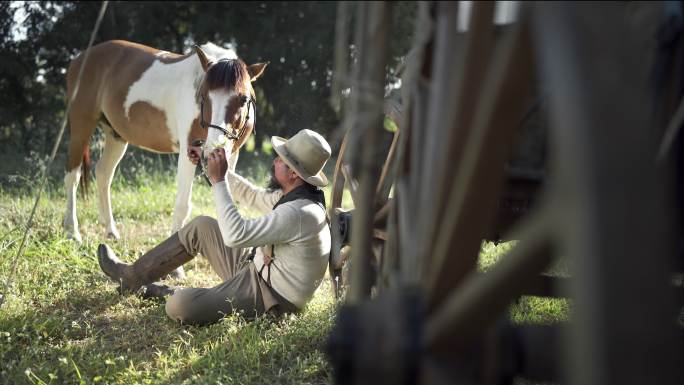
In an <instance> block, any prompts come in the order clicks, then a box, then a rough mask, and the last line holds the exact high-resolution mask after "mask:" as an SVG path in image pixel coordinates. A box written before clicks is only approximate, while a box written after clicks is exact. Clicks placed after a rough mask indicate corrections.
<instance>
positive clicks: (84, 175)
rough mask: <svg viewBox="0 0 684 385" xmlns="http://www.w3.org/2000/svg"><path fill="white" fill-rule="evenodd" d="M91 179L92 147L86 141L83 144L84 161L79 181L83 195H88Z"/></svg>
mask: <svg viewBox="0 0 684 385" xmlns="http://www.w3.org/2000/svg"><path fill="white" fill-rule="evenodd" d="M89 181H90V148H89V146H88V143H87V142H86V144H85V146H83V161H82V162H81V180H80V181H79V184H80V187H81V188H80V190H79V191H81V196H82V197H84V198H85V197H87V196H88V183H89Z"/></svg>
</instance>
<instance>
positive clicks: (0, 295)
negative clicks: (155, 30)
mask: <svg viewBox="0 0 684 385" xmlns="http://www.w3.org/2000/svg"><path fill="white" fill-rule="evenodd" d="M108 4H109V1H103V2H102V7H101V8H100V13H99V15H98V16H97V21H96V22H95V27H94V28H93V32H92V33H91V35H90V41H89V42H88V48H86V53H85V56H84V57H83V62H82V63H81V68H80V69H79V71H78V77H77V78H76V86H75V87H74V92H73V93H72V94H71V98H70V99H69V101H68V102H67V108H66V111H64V118H63V119H62V126H61V127H60V129H59V134H58V135H57V140H56V141H55V145H54V146H53V147H52V153H51V154H50V161H49V162H48V163H47V166H45V170H43V176H42V180H41V182H40V185H39V186H38V192H37V193H36V200H35V202H34V203H33V209H32V210H31V215H29V219H28V221H27V222H26V231H25V232H24V238H23V239H22V240H21V245H20V246H19V249H18V250H17V254H16V255H15V256H14V260H12V267H11V269H10V274H9V275H8V276H7V278H6V279H5V281H4V282H3V287H2V292H0V308H2V305H3V304H4V303H5V297H6V296H7V294H8V292H9V289H10V287H11V284H12V278H13V277H14V274H15V273H16V271H17V262H18V261H19V257H23V255H24V249H25V247H26V240H27V239H28V236H29V233H30V232H31V227H32V226H33V217H34V216H35V214H36V209H37V208H38V202H39V201H40V196H41V195H42V193H43V188H44V187H45V182H46V181H47V177H48V170H49V168H50V165H51V164H52V162H53V161H54V160H55V155H56V154H57V149H58V148H59V143H60V142H61V141H62V135H64V129H65V127H66V123H67V120H68V117H69V111H70V110H71V103H72V102H73V101H74V98H75V97H76V93H77V92H78V88H79V86H80V85H81V77H82V76H83V69H84V68H85V65H86V62H87V61H88V56H90V47H92V46H93V42H94V41H95V35H97V31H98V30H99V29H100V24H101V23H102V17H103V16H104V14H105V11H106V10H107V5H108Z"/></svg>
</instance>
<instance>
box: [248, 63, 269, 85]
mask: <svg viewBox="0 0 684 385" xmlns="http://www.w3.org/2000/svg"><path fill="white" fill-rule="evenodd" d="M268 63H270V62H266V63H256V64H252V65H250V66H248V67H247V72H248V73H249V77H250V79H251V80H252V81H255V80H257V79H258V78H259V76H261V74H263V73H264V69H266V66H267V65H268Z"/></svg>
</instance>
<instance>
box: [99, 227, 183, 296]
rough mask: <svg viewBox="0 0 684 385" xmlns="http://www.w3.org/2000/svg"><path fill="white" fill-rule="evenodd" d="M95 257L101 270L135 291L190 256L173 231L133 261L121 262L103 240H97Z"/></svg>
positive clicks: (124, 289)
mask: <svg viewBox="0 0 684 385" xmlns="http://www.w3.org/2000/svg"><path fill="white" fill-rule="evenodd" d="M97 257H98V258H97V259H98V262H99V263H100V268H101V269H102V271H103V272H104V273H105V274H106V275H107V276H108V277H109V278H111V279H113V280H114V281H116V282H120V283H121V289H122V290H123V291H136V290H138V289H139V288H140V287H141V286H143V285H147V284H149V283H152V282H155V281H157V280H158V279H160V278H162V277H164V276H166V275H167V274H169V273H170V272H172V271H173V270H174V269H176V268H177V267H178V266H181V265H183V264H184V263H186V262H188V261H190V260H191V259H192V258H193V256H192V255H190V254H189V253H188V252H187V250H185V247H184V246H183V244H182V243H181V242H180V238H179V237H178V233H174V234H173V235H172V236H170V237H169V238H167V239H166V240H165V241H163V242H162V243H160V244H159V245H157V246H155V247H154V248H153V249H152V250H150V251H148V252H147V253H145V255H143V256H142V257H140V258H138V260H137V261H135V262H134V263H132V264H128V263H125V262H122V261H121V260H120V259H119V258H117V257H116V254H115V253H114V251H113V250H112V249H111V248H110V247H109V246H107V245H105V244H100V246H99V247H98V248H97Z"/></svg>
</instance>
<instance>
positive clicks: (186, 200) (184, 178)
mask: <svg viewBox="0 0 684 385" xmlns="http://www.w3.org/2000/svg"><path fill="white" fill-rule="evenodd" d="M187 153H188V149H187V147H186V146H181V149H180V152H179V153H178V173H177V174H176V181H177V183H178V192H177V195H176V205H175V206H174V208H173V232H176V231H178V230H180V228H181V227H183V225H184V224H185V221H186V220H187V219H188V216H189V215H190V209H191V208H192V202H191V198H192V182H193V180H194V178H195V165H194V164H192V162H190V159H189V158H188V155H187ZM170 275H171V276H172V277H176V278H185V271H184V270H183V266H179V267H178V268H177V269H176V270H174V271H173V272H172V273H171V274H170Z"/></svg>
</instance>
